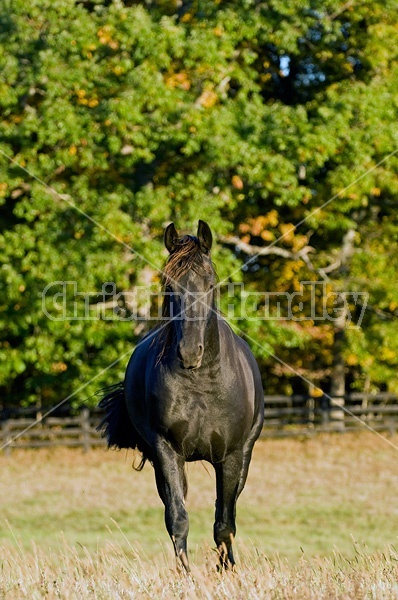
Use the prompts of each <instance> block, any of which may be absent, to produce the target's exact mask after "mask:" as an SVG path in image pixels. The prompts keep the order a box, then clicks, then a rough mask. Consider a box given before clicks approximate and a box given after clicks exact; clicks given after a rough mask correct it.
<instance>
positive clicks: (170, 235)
mask: <svg viewBox="0 0 398 600" xmlns="http://www.w3.org/2000/svg"><path fill="white" fill-rule="evenodd" d="M177 244H178V233H177V230H176V228H175V226H174V223H170V225H167V227H166V230H165V232H164V245H165V246H166V248H167V250H168V251H169V252H170V254H171V253H172V252H173V251H174V250H175V249H176V246H177Z"/></svg>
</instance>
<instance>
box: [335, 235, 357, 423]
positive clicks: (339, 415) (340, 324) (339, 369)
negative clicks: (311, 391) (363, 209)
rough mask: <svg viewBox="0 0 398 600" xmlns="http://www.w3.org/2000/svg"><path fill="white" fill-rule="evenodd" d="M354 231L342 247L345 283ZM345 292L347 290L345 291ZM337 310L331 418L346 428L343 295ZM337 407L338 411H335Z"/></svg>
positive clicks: (345, 317)
mask: <svg viewBox="0 0 398 600" xmlns="http://www.w3.org/2000/svg"><path fill="white" fill-rule="evenodd" d="M354 239H355V231H354V229H349V230H348V231H347V233H346V234H345V236H344V238H343V244H342V247H341V255H340V256H341V265H340V269H339V274H340V275H342V276H343V281H346V280H347V275H348V272H349V260H350V258H351V256H352V254H353V252H354ZM344 291H345V290H344ZM335 308H336V309H338V310H339V315H338V317H337V318H336V319H335V321H334V344H333V364H332V376H331V384H330V398H331V408H332V410H331V411H330V418H331V420H332V421H334V423H335V424H336V423H337V425H338V427H339V428H341V429H343V428H344V403H345V401H344V396H345V393H346V386H345V361H344V357H343V351H344V342H345V328H346V323H347V317H348V305H347V301H346V298H345V297H344V295H343V294H341V295H339V297H338V299H337V302H336V306H335ZM333 407H336V410H333Z"/></svg>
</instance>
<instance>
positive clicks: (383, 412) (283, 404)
mask: <svg viewBox="0 0 398 600" xmlns="http://www.w3.org/2000/svg"><path fill="white" fill-rule="evenodd" d="M264 400H265V421H264V428H263V433H262V437H263V438H267V437H288V436H297V435H306V436H308V435H314V434H316V433H320V432H346V431H354V430H355V431H357V430H360V429H373V430H376V431H386V432H388V433H389V434H391V435H393V434H395V433H396V432H397V431H398V398H397V397H396V396H393V395H391V394H387V393H380V394H377V395H371V394H359V393H358V394H350V395H348V396H345V397H344V399H338V398H336V402H332V403H331V402H330V401H329V400H328V398H327V397H325V396H324V397H321V398H313V397H311V396H265V397H264ZM340 400H344V406H341V405H340ZM100 420H101V413H99V412H98V411H89V410H88V409H83V410H82V411H81V412H80V414H79V415H77V416H75V417H66V418H65V417H62V418H61V417H52V416H48V417H45V418H44V419H40V416H39V415H35V417H34V418H33V417H31V418H26V417H24V418H13V419H7V420H3V421H1V422H0V449H2V450H3V452H5V454H10V453H11V451H12V450H13V449H15V448H43V447H54V446H75V447H81V448H84V450H86V451H88V450H90V449H91V448H92V447H94V446H100V445H105V440H104V439H103V438H102V437H101V436H100V435H99V433H98V432H97V431H96V427H97V426H98V424H99V423H100Z"/></svg>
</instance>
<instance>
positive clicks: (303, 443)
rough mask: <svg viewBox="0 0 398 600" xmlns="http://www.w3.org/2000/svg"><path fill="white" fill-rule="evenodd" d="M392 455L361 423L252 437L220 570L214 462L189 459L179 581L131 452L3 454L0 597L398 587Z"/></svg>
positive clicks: (145, 479) (397, 464)
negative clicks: (231, 569)
mask: <svg viewBox="0 0 398 600" xmlns="http://www.w3.org/2000/svg"><path fill="white" fill-rule="evenodd" d="M390 441H392V442H393V443H394V444H395V445H396V446H398V440H397V438H391V439H390ZM397 458H398V454H397V450H395V449H394V448H392V447H391V446H389V445H388V444H387V443H386V442H384V441H383V440H381V439H380V438H378V437H376V436H375V435H372V434H370V433H361V434H345V435H324V436H319V437H315V438H303V439H296V440H263V441H260V442H258V443H257V445H256V447H255V451H254V454H253V460H252V464H251V469H250V473H249V478H248V482H247V485H246V488H245V490H244V492H243V493H242V496H241V498H240V499H239V502H238V511H237V525H238V535H237V540H236V544H235V546H236V558H237V563H238V570H237V572H236V573H235V574H226V575H219V574H217V573H216V571H215V564H216V555H215V553H214V551H213V541H212V524H213V513H214V500H215V482H214V475H213V469H212V467H211V466H210V465H202V464H200V463H195V464H189V465H188V479H189V494H188V500H187V508H188V512H189V516H190V535H189V548H190V560H191V564H192V569H193V577H192V578H186V577H181V576H176V572H175V563H174V557H173V553H172V549H171V543H170V541H169V538H168V536H167V533H166V531H165V527H164V524H163V506H162V504H161V501H160V500H159V498H158V495H157V492H156V488H155V484H154V477H153V471H152V468H151V467H150V466H149V465H148V466H147V467H145V469H144V471H143V472H141V473H135V472H134V471H133V470H132V469H131V463H132V462H133V459H134V454H133V453H132V452H129V453H125V452H112V451H109V452H107V451H105V450H103V449H97V450H94V451H91V452H89V453H87V454H84V453H83V452H82V451H80V450H72V449H65V448H59V449H53V450H45V449H43V450H38V451H33V450H31V451H24V450H15V451H14V452H13V453H12V455H11V456H10V457H8V458H6V457H5V456H4V455H0V478H1V495H0V598H7V599H10V600H14V598H15V599H17V598H32V599H33V598H42V597H46V598H69V597H71V598H74V597H79V598H110V597H112V598H145V597H161V598H169V597H170V598H174V597H176V598H191V597H192V598H227V597H229V598H304V597H305V598H330V597H336V598H365V597H366V598H398V584H397V582H398V567H397V565H398V554H397V551H396V550H395V548H398V540H397V537H398V503H397V488H398V460H397Z"/></svg>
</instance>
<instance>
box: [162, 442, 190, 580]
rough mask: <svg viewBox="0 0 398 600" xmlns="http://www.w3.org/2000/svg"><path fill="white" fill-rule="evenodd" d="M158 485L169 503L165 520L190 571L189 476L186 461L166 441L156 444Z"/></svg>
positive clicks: (166, 505)
mask: <svg viewBox="0 0 398 600" xmlns="http://www.w3.org/2000/svg"><path fill="white" fill-rule="evenodd" d="M153 466H154V468H155V476H156V485H157V488H158V492H159V496H160V497H161V499H162V501H163V504H164V506H165V523H166V528H167V531H168V533H169V536H170V537H171V539H172V542H173V545H174V551H175V555H176V557H177V560H178V561H180V563H181V564H182V566H183V567H184V569H185V570H186V571H190V568H189V562H188V552H187V537H188V529H189V522H188V513H187V511H186V510H185V501H184V496H185V494H186V479H185V473H184V460H183V459H182V458H181V456H179V455H178V454H177V453H176V452H175V451H174V450H173V448H172V447H171V446H170V445H169V444H168V442H167V441H166V440H163V439H162V440H159V441H158V443H157V447H156V458H155V460H154V464H153Z"/></svg>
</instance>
